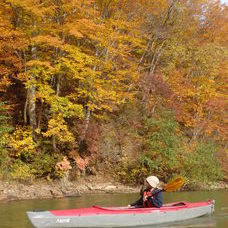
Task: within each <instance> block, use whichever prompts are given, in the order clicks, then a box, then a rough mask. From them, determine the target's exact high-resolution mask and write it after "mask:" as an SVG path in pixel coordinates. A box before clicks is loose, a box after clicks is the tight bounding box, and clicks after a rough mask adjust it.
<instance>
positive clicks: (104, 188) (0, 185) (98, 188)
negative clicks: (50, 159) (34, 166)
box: [0, 177, 228, 201]
mask: <svg viewBox="0 0 228 228" xmlns="http://www.w3.org/2000/svg"><path fill="white" fill-rule="evenodd" d="M139 189H140V186H136V187H132V186H127V185H123V184H121V183H118V182H115V181H110V180H104V179H103V178H99V177H86V178H81V179H79V180H77V181H74V182H70V181H68V180H67V179H62V180H59V181H41V180H39V181H36V182H33V183H20V182H16V181H0V201H12V200H22V199H48V198H62V197H73V196H76V197H77V196H78V197H79V196H81V195H82V194H90V193H93V194H98V193H137V192H139ZM185 189H186V190H194V189H188V188H185ZM218 189H228V183H226V182H218V183H213V184H212V183H211V184H209V185H204V186H201V188H200V190H218ZM197 190H199V189H197Z"/></svg>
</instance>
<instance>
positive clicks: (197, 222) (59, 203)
mask: <svg viewBox="0 0 228 228" xmlns="http://www.w3.org/2000/svg"><path fill="white" fill-rule="evenodd" d="M227 193H228V191H227V190H222V191H198V192H176V193H164V194H163V196H164V200H165V203H167V202H177V201H192V202H197V201H207V200H208V199H215V202H216V203H215V213H214V214H213V215H212V216H204V217H201V218H197V219H191V220H187V221H184V222H178V223H169V224H163V225H156V226H154V225H153V226H144V227H143V228H147V227H148V228H152V227H153V228H155V227H159V228H167V227H171V228H187V227H188V228H196V227H199V228H206V227H218V228H228V197H227ZM137 198H138V194H96V195H92V194H91V195H83V196H82V197H72V198H63V199H42V200H22V201H15V202H1V203H0V228H32V226H31V224H30V223H29V221H28V219H27V217H26V211H33V210H54V209H70V208H80V207H91V206H92V205H101V206H126V205H128V204H129V203H131V202H133V201H135V200H136V199H137Z"/></svg>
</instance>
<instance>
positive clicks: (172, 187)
mask: <svg viewBox="0 0 228 228" xmlns="http://www.w3.org/2000/svg"><path fill="white" fill-rule="evenodd" d="M183 183H184V180H183V178H182V177H178V178H176V179H175V180H173V181H170V182H169V183H168V184H166V186H165V187H164V190H165V191H166V192H174V191H176V190H178V189H179V188H181V186H182V185H183Z"/></svg>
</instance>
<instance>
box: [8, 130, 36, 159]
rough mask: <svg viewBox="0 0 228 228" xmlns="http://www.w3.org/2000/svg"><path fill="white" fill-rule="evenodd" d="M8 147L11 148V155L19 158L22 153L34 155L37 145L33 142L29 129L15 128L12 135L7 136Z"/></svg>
mask: <svg viewBox="0 0 228 228" xmlns="http://www.w3.org/2000/svg"><path fill="white" fill-rule="evenodd" d="M9 146H10V147H11V148H12V152H13V153H12V155H13V156H16V157H19V156H20V155H21V154H22V153H28V154H32V153H35V152H36V148H37V146H38V145H37V144H36V143H35V142H34V141H33V138H32V130H31V129H30V128H27V127H23V128H20V127H17V128H16V130H15V131H14V133H13V134H12V135H10V136H9Z"/></svg>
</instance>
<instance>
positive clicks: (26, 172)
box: [10, 159, 35, 181]
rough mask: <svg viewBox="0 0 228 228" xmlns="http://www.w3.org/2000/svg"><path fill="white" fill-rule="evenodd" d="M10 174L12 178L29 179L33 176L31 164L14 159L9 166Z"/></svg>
mask: <svg viewBox="0 0 228 228" xmlns="http://www.w3.org/2000/svg"><path fill="white" fill-rule="evenodd" d="M10 175H11V177H12V178H13V179H15V180H22V181H28V180H29V181H31V180H33V179H34V178H35V176H34V170H33V169H32V168H31V166H30V165H29V164H26V163H24V162H22V161H21V160H19V159H17V160H14V163H13V164H12V165H11V166H10Z"/></svg>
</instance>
